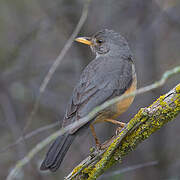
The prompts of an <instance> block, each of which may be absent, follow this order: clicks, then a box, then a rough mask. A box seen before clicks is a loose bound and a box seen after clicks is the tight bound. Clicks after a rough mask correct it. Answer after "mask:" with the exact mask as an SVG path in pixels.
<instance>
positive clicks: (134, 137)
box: [67, 84, 180, 180]
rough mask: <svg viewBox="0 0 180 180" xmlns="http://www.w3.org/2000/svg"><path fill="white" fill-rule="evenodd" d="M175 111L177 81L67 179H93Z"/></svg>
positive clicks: (179, 94) (179, 99)
mask: <svg viewBox="0 0 180 180" xmlns="http://www.w3.org/2000/svg"><path fill="white" fill-rule="evenodd" d="M179 113H180V84H178V85H177V86H176V87H175V88H174V89H172V90H171V91H170V92H168V93H167V94H165V95H163V96H161V97H159V98H158V99H157V100H156V101H155V102H154V103H153V104H152V105H151V106H149V107H147V108H142V109H140V111H139V112H138V113H137V114H136V115H135V116H134V118H133V119H131V120H130V121H129V123H128V124H127V126H126V127H125V128H124V129H123V130H122V131H121V132H120V133H119V134H118V135H117V136H116V137H115V138H114V140H113V141H112V142H111V144H110V145H109V146H108V147H107V149H106V151H105V152H104V153H103V154H102V155H99V154H98V153H97V155H96V160H94V161H93V158H91V157H90V158H87V161H85V162H83V163H81V164H80V165H79V166H77V167H76V168H75V169H74V170H73V172H72V173H71V174H70V175H69V176H68V177H67V179H88V180H93V179H96V178H97V177H99V176H100V175H101V174H102V173H103V172H104V171H105V170H106V169H108V168H109V167H111V166H112V165H114V164H115V163H117V162H119V161H120V160H121V159H122V158H123V157H124V156H126V155H127V154H128V153H129V152H130V151H133V150H134V149H135V148H136V147H137V145H138V144H139V143H141V142H142V141H144V140H145V139H147V138H148V137H149V136H150V135H151V134H153V133H154V132H156V131H157V130H158V129H160V128H161V127H162V126H164V125H165V124H166V123H167V122H169V121H171V120H173V119H174V118H175V117H176V116H177V115H178V114H179ZM97 157H98V158H97ZM77 170H78V171H77ZM75 175H76V176H75Z"/></svg>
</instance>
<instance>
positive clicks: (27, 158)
mask: <svg viewBox="0 0 180 180" xmlns="http://www.w3.org/2000/svg"><path fill="white" fill-rule="evenodd" d="M178 73H180V66H177V67H175V68H173V69H171V70H169V71H166V72H165V73H164V74H163V76H162V78H161V79H160V80H159V81H157V82H155V83H153V84H151V85H149V86H146V87H142V88H140V89H137V90H136V91H134V92H132V93H129V94H125V95H122V96H120V97H116V98H113V99H112V100H109V101H106V102H105V103H103V104H102V105H100V106H97V107H96V108H95V109H93V110H92V111H91V112H90V113H89V114H88V115H87V116H85V117H83V118H81V119H79V120H78V121H76V122H74V123H72V124H70V125H68V126H67V127H65V128H61V129H60V130H58V131H56V132H54V133H53V134H52V135H51V136H49V137H47V138H46V139H44V140H43V141H42V142H40V143H38V144H37V145H36V146H35V147H34V148H33V149H32V150H31V151H30V152H29V153H28V154H27V155H26V156H25V157H24V158H23V159H21V160H20V161H18V162H17V163H16V165H15V166H14V168H13V169H12V170H11V171H10V173H9V174H8V176H7V180H12V179H15V178H16V176H17V175H18V173H19V172H20V171H21V170H22V168H23V166H25V165H26V164H27V163H28V162H29V161H30V160H31V159H32V158H33V157H34V156H35V155H36V154H37V153H38V152H39V151H40V150H42V149H43V148H44V147H45V146H46V145H48V144H49V143H50V142H51V141H53V140H54V139H56V138H57V137H58V136H60V135H62V134H64V133H65V132H67V131H69V130H70V129H73V128H76V127H78V126H79V125H80V124H81V123H86V122H88V121H90V120H91V119H92V118H94V117H95V116H96V114H97V113H98V112H100V111H101V110H103V109H105V108H106V107H108V106H110V105H112V104H114V103H116V102H117V101H120V100H123V99H125V98H128V97H130V96H135V95H137V94H142V93H145V92H148V91H150V90H152V89H155V88H158V87H160V86H162V85H163V84H164V83H165V82H166V81H167V79H168V78H169V77H171V76H172V75H175V74H178ZM179 89H180V88H179ZM127 130H128V129H127V128H126V129H124V131H123V133H124V134H125V132H126V131H127ZM122 137H123V136H121V138H122ZM101 154H103V151H102V152H101V153H99V156H100V155H101ZM96 158H97V159H98V156H96ZM96 158H95V159H93V161H94V160H96ZM90 159H91V157H90ZM86 166H88V165H86ZM84 167H85V166H83V168H84ZM78 168H79V169H80V167H78ZM79 171H80V170H79ZM79 171H78V172H79Z"/></svg>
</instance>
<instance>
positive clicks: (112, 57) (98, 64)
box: [40, 29, 137, 172]
mask: <svg viewBox="0 0 180 180" xmlns="http://www.w3.org/2000/svg"><path fill="white" fill-rule="evenodd" d="M75 41H77V42H80V43H83V44H86V45H88V46H90V48H91V50H92V52H93V53H94V54H95V59H93V60H92V61H91V62H90V63H89V64H88V65H87V66H86V67H85V69H84V70H83V72H82V74H81V75H80V79H79V81H78V82H77V84H76V86H75V88H74V90H73V93H72V96H71V98H70V100H69V102H68V104H67V108H66V112H65V115H64V119H63V122H62V127H66V126H68V125H70V124H71V123H73V122H76V121H78V120H79V119H81V118H83V117H85V116H86V115H88V113H90V112H91V111H92V110H93V109H94V108H95V107H96V106H99V105H101V104H102V103H104V102H105V101H107V100H110V99H112V98H115V97H117V96H121V95H123V94H126V93H130V92H132V91H134V90H136V86H137V78H136V71H135V65H134V58H133V55H132V52H131V50H130V47H129V45H128V42H127V40H126V39H125V38H124V37H123V36H122V35H120V33H117V32H115V31H113V30H108V29H104V30H100V31H98V32H96V33H95V34H94V35H92V36H91V37H78V38H76V39H75ZM133 100H134V96H131V97H128V98H126V99H124V100H122V101H119V102H117V103H115V104H113V105H111V106H109V107H107V108H105V109H104V110H102V111H100V112H99V113H98V114H97V115H96V117H94V118H93V119H92V120H90V121H89V122H87V123H82V124H80V125H79V126H78V127H76V128H73V129H70V130H69V131H68V132H66V133H65V134H63V135H61V136H59V137H57V139H56V140H55V141H54V142H53V143H52V145H51V146H50V148H49V150H48V152H47V154H46V157H45V159H44V160H43V162H42V164H41V166H40V169H41V170H50V171H51V172H55V171H57V169H58V168H59V167H60V165H61V163H62V161H63V159H64V157H65V154H66V153H67V151H68V149H69V148H70V146H71V144H72V142H73V141H74V139H75V137H76V136H77V135H81V132H83V131H84V130H86V129H87V128H88V127H90V129H91V131H92V134H93V136H94V138H95V142H96V146H97V147H100V142H99V140H98V138H97V136H96V133H95V129H94V124H95V123H100V122H111V123H114V124H116V125H119V126H120V127H122V128H123V127H124V126H125V123H123V122H120V121H118V120H116V119H117V117H119V115H120V114H122V113H123V112H125V111H126V110H127V109H128V107H129V106H130V105H131V104H132V102H133Z"/></svg>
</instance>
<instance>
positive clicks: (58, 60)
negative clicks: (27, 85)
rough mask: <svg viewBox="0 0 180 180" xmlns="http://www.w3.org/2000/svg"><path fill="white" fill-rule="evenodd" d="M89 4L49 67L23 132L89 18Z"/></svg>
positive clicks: (88, 0) (86, 2) (85, 5)
mask: <svg viewBox="0 0 180 180" xmlns="http://www.w3.org/2000/svg"><path fill="white" fill-rule="evenodd" d="M89 4H90V0H86V1H85V4H84V7H83V11H82V15H81V17H80V19H79V22H78V24H77V26H76V28H75V30H74V32H73V33H72V35H71V36H70V38H69V39H68V41H67V42H66V44H65V46H64V48H63V49H62V51H61V52H60V54H59V55H58V57H57V58H56V60H55V61H54V63H53V64H52V66H51V67H50V69H49V72H48V73H47V75H46V76H45V78H44V80H43V82H42V84H41V85H40V88H39V96H38V97H37V99H36V102H35V104H34V106H33V109H32V111H31V114H30V116H29V118H28V121H27V123H26V125H25V127H24V130H23V132H25V131H26V129H27V128H28V127H29V125H30V123H31V121H32V118H33V117H34V115H35V114H36V112H37V110H38V108H39V101H40V99H41V97H42V95H43V93H44V91H45V89H46V87H47V85H48V83H49V81H50V80H51V78H52V76H53V74H54V73H55V71H56V69H57V68H58V66H59V65H60V63H61V61H62V60H63V58H64V56H65V55H66V53H67V51H68V50H69V49H70V47H71V45H72V43H73V41H74V39H75V37H76V36H77V35H78V33H79V31H80V30H81V28H82V26H83V24H84V23H85V21H86V19H87V15H88V9H89Z"/></svg>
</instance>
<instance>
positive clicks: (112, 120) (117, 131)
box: [104, 119, 126, 135]
mask: <svg viewBox="0 0 180 180" xmlns="http://www.w3.org/2000/svg"><path fill="white" fill-rule="evenodd" d="M104 121H105V122H110V123H113V124H116V125H119V127H118V128H117V129H116V135H118V134H119V132H120V131H121V130H122V128H124V126H125V125H126V123H123V122H120V121H117V120H114V119H104Z"/></svg>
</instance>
